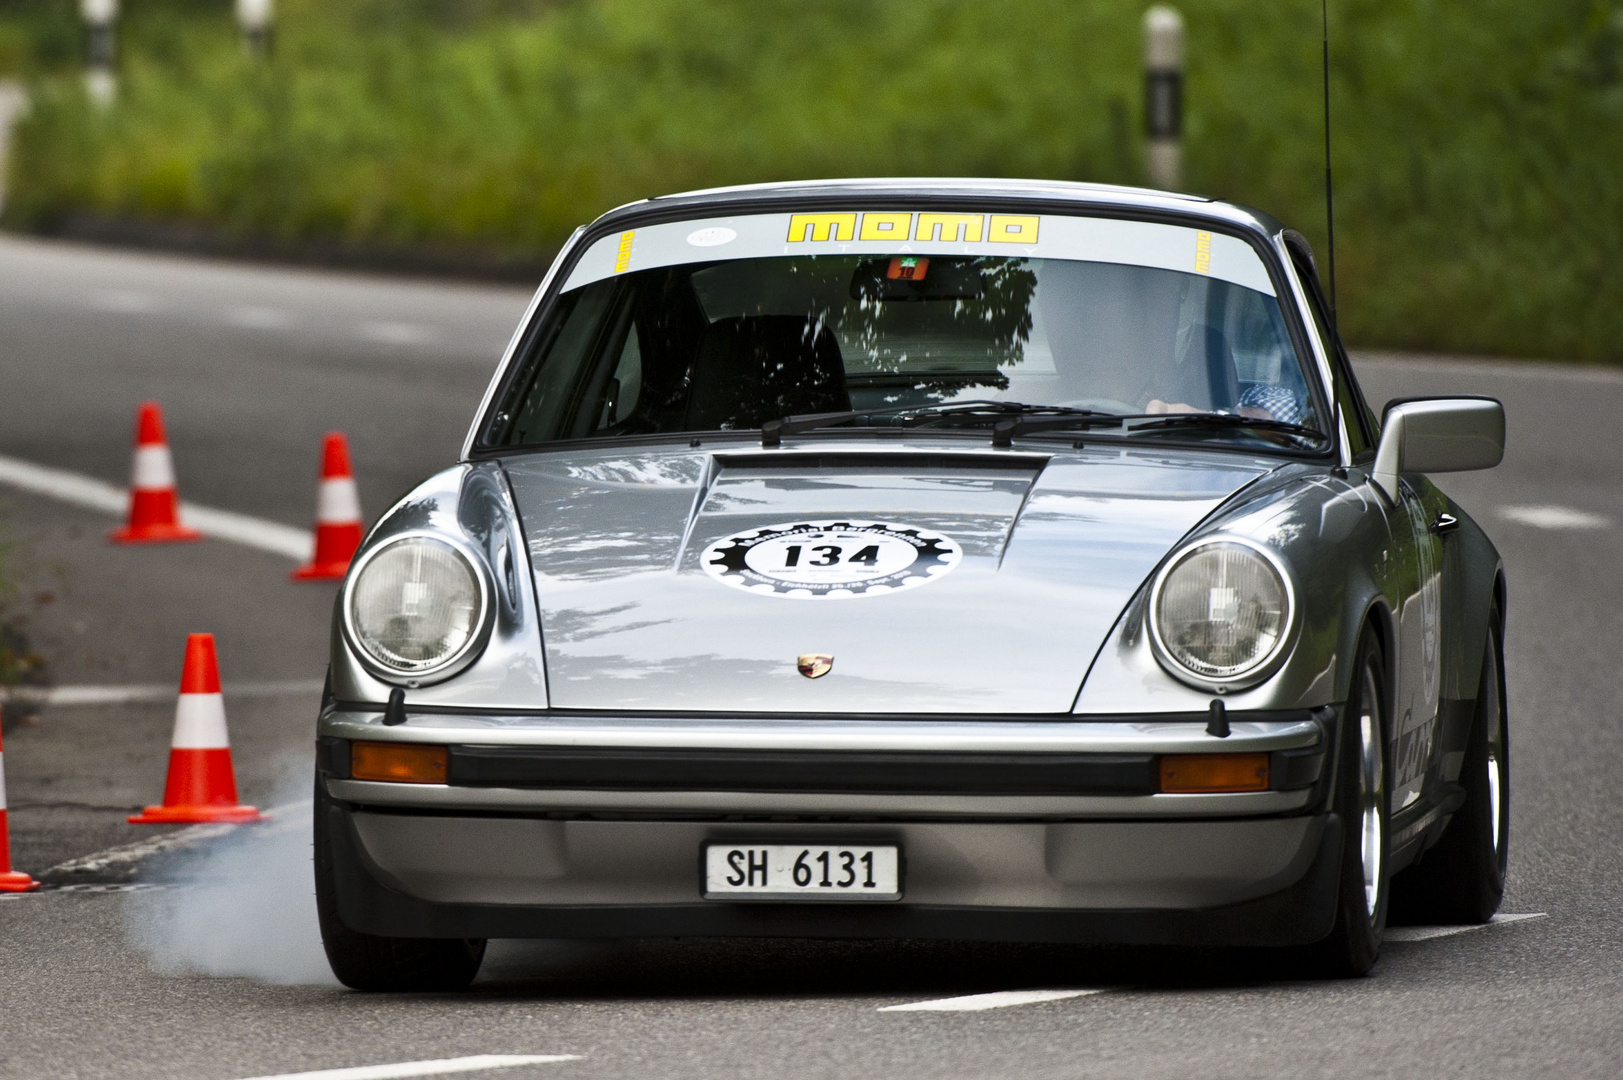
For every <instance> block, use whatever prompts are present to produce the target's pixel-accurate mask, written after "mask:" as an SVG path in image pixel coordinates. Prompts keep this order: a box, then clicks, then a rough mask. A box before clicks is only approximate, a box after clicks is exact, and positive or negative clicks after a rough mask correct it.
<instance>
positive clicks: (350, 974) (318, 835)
mask: <svg viewBox="0 0 1623 1080" xmlns="http://www.w3.org/2000/svg"><path fill="white" fill-rule="evenodd" d="M321 787H322V784H321V781H320V779H319V778H318V779H317V781H316V802H315V810H316V813H315V864H316V868H315V869H316V915H317V917H318V919H319V920H320V922H321V944H322V946H323V947H324V948H325V949H326V951H327V963H328V964H330V965H331V966H332V973H333V974H334V975H336V976H337V977H338V981H339V982H341V983H343V984H344V985H345V986H347V987H350V988H351V989H353V990H371V991H382V992H402V991H414V990H415V991H423V990H441V991H443V990H461V989H464V988H465V987H466V986H467V985H468V984H469V983H471V982H472V981H473V977H474V976H475V975H477V974H479V965H480V963H482V962H483V961H484V958H485V942H484V939H483V938H399V937H380V936H378V935H376V934H363V933H362V932H361V931H359V930H352V929H350V928H349V927H347V926H345V925H344V923H343V920H342V919H340V918H339V917H338V899H337V896H336V894H335V892H334V889H333V857H332V845H331V843H330V841H329V839H328V836H327V827H326V815H325V809H326V807H327V806H328V805H329V804H328V803H327V800H326V799H325V798H324V796H323V793H322V791H321Z"/></svg>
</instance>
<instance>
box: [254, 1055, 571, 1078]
mask: <svg viewBox="0 0 1623 1080" xmlns="http://www.w3.org/2000/svg"><path fill="white" fill-rule="evenodd" d="M578 1060H580V1055H579V1054H477V1055H475V1056H473V1057H459V1058H440V1059H439V1060H437V1061H402V1062H399V1063H398V1064H395V1065H359V1066H356V1067H355V1068H353V1069H320V1070H317V1071H316V1072H301V1073H277V1074H276V1075H275V1076H254V1077H250V1078H249V1080H395V1078H396V1077H401V1076H443V1075H445V1074H446V1073H462V1072H479V1071H481V1070H484V1069H511V1068H512V1067H513V1066H515V1065H550V1064H552V1063H553V1062H556V1061H578Z"/></svg>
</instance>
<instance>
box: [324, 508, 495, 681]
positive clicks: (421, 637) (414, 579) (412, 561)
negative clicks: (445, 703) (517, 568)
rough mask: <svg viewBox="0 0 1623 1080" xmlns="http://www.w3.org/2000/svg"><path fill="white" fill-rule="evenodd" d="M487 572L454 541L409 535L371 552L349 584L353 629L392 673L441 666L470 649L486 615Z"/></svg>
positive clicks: (360, 643) (370, 653) (408, 673)
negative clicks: (480, 571)
mask: <svg viewBox="0 0 1623 1080" xmlns="http://www.w3.org/2000/svg"><path fill="white" fill-rule="evenodd" d="M485 606H486V604H485V590H484V587H483V584H482V579H481V578H480V577H479V574H478V572H477V571H475V570H474V568H473V566H472V564H471V563H469V561H468V558H467V556H465V555H463V554H462V553H461V552H460V551H458V550H457V549H456V548H454V547H452V546H451V545H450V544H447V543H444V542H443V541H440V540H434V539H430V538H428V537H423V536H411V537H405V538H403V539H400V540H396V541H393V542H392V543H388V544H385V545H384V546H382V547H380V548H378V549H377V550H375V551H374V552H372V553H371V554H369V555H368V556H367V557H366V559H365V562H364V563H363V564H362V566H361V567H360V569H359V570H357V571H356V573H355V577H354V579H353V580H352V581H351V583H350V586H349V599H348V607H349V611H348V617H349V627H350V636H351V637H352V638H353V639H354V642H355V644H356V645H357V646H359V647H360V648H361V649H362V650H363V651H364V652H365V653H366V655H367V657H368V658H369V659H370V660H372V661H373V662H374V663H375V664H377V665H378V666H379V667H380V668H381V669H382V670H383V671H384V672H387V673H389V674H393V675H398V676H402V677H409V676H413V675H418V674H423V673H427V672H433V671H435V669H438V668H442V667H445V666H446V665H447V664H449V663H451V662H452V661H454V660H456V659H458V658H459V657H461V656H462V655H464V654H465V653H466V652H467V651H468V650H469V649H470V648H471V647H472V645H473V644H474V643H475V638H476V637H477V636H478V635H479V632H480V630H481V628H482V627H483V624H484V621H485Z"/></svg>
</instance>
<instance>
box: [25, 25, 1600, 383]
mask: <svg viewBox="0 0 1623 1080" xmlns="http://www.w3.org/2000/svg"><path fill="white" fill-rule="evenodd" d="M13 2H15V3H21V4H32V5H35V6H44V7H49V6H50V4H51V3H52V0H13ZM1144 6H1145V5H1144V0H1134V2H1132V3H1129V2H1126V0H1019V2H1016V3H1010V4H984V3H973V2H970V0H817V2H816V3H809V4H808V3H805V2H803V0H798V2H791V0H279V3H278V25H277V31H276V33H277V36H276V42H275V43H276V48H275V55H274V57H273V59H272V60H271V61H270V62H269V63H268V64H267V63H256V62H255V61H254V60H252V59H251V58H249V57H248V56H246V55H245V54H244V52H243V50H242V48H241V46H240V44H239V42H238V41H237V40H236V36H235V30H234V28H233V26H232V24H231V20H230V12H229V5H228V4H226V3H224V0H208V2H205V0H143V2H142V3H140V4H135V3H129V4H126V5H125V9H126V11H127V12H128V17H127V18H126V19H125V20H124V24H123V26H122V44H121V79H122V82H121V89H120V97H119V100H118V102H117V104H116V105H114V106H113V107H112V108H110V109H107V110H98V109H96V108H95V107H93V106H91V105H90V104H89V103H87V102H86V101H85V99H84V98H83V96H82V94H81V92H80V90H79V87H78V80H77V78H76V77H75V75H74V73H73V72H72V71H71V69H70V70H67V71H64V72H63V73H61V74H60V75H57V76H54V77H53V76H41V77H40V78H39V79H38V80H37V81H36V83H35V108H34V110H33V113H32V115H31V117H30V118H29V119H28V121H27V122H26V123H25V124H24V125H23V126H22V128H21V129H20V130H19V132H18V136H17V152H16V154H15V155H14V163H13V175H12V178H11V184H10V188H9V190H10V191H11V192H12V195H11V199H12V201H11V204H10V205H9V206H8V208H7V214H8V217H9V219H10V220H11V221H12V222H14V223H17V224H22V225H25V226H31V227H49V225H50V223H51V222H52V221H53V220H56V219H59V218H60V217H61V216H62V215H65V214H69V213H74V212H83V211H91V212H96V213H101V214H109V215H117V216H123V217H144V218H152V219H183V220H188V221H200V222H204V223H207V224H210V225H212V226H214V227H216V228H219V229H221V230H225V231H227V232H232V233H236V234H240V235H244V236H269V237H276V238H281V239H286V240H293V241H297V240H299V239H303V238H314V237H320V238H332V237H338V238H343V239H348V240H352V241H356V242H361V243H377V244H394V245H398V244H413V243H425V242H426V243H435V244H454V245H465V246H474V247H481V248H487V249H491V250H493V251H498V252H502V253H506V254H535V253H543V252H546V251H550V250H552V249H554V248H555V247H556V246H557V245H558V244H559V243H560V242H561V241H562V240H563V238H564V237H565V236H567V235H568V233H569V232H570V231H571V230H572V229H573V228H574V227H575V226H576V225H577V224H579V223H581V222H582V221H584V220H587V219H589V218H590V217H592V216H593V215H595V214H597V213H599V212H601V211H602V210H604V209H607V208H608V207H610V206H613V205H616V204H617V203H621V202H626V201H629V200H632V199H637V198H641V197H643V196H647V195H653V194H657V193H661V192H668V191H676V190H681V189H684V188H692V187H702V186H711V185H716V184H727V183H742V182H750V181H759V180H775V179H789V178H804V177H819V176H839V175H886V174H889V175H988V176H1034V177H1051V178H1060V179H1078V180H1101V181H1111V182H1140V181H1141V180H1142V176H1141V172H1140V168H1139V164H1138V162H1139V160H1140V139H1139V130H1140V127H1141V123H1142V120H1141V101H1140V99H1141V94H1142V91H1141V85H1140V79H1141V75H1140V72H1139V56H1140V49H1141V39H1140V29H1139V19H1140V17H1141V16H1142V13H1143V8H1144ZM1180 7H1181V8H1182V10H1183V12H1184V14H1185V16H1186V18H1187V19H1188V23H1189V35H1188V36H1189V76H1188V87H1187V95H1186V117H1187V141H1186V152H1185V160H1186V172H1187V178H1186V179H1187V184H1188V186H1189V187H1190V188H1191V189H1192V190H1198V191H1204V192H1207V193H1210V194H1213V195H1219V196H1223V197H1227V198H1235V199H1239V200H1241V201H1243V202H1247V203H1250V204H1252V205H1256V206H1260V207H1262V208H1264V209H1267V210H1269V211H1270V212H1272V213H1274V214H1276V215H1277V216H1279V217H1281V218H1282V219H1284V220H1286V221H1287V222H1289V223H1291V224H1293V225H1295V226H1297V227H1298V228H1301V229H1303V231H1305V232H1307V233H1308V234H1309V235H1310V236H1313V237H1315V240H1316V241H1317V242H1320V246H1321V248H1322V236H1323V195H1322V184H1323V169H1322V161H1321V154H1322V142H1321V139H1322V129H1321V126H1320V125H1321V114H1320V104H1319V96H1318V91H1319V57H1320V52H1319V23H1318V17H1319V9H1318V4H1317V3H1314V2H1312V0H1289V2H1288V3H1274V4H1258V3H1256V2H1255V0H1185V2H1183V3H1181V4H1180ZM1331 20H1332V27H1331V32H1332V46H1333V53H1334V60H1333V71H1332V86H1333V97H1334V102H1335V111H1336V123H1337V131H1336V136H1335V137H1336V161H1337V176H1336V180H1337V209H1338V212H1339V213H1338V219H1337V220H1338V226H1339V228H1338V230H1337V232H1338V241H1339V243H1340V250H1339V251H1338V257H1339V261H1338V271H1339V278H1340V281H1339V288H1340V293H1341V301H1342V325H1343V327H1344V329H1345V330H1346V332H1347V334H1348V336H1349V337H1350V338H1351V339H1353V340H1354V341H1357V342H1359V343H1362V344H1369V345H1374V344H1382V345H1393V346H1409V347H1425V348H1438V349H1454V350H1480V351H1485V352H1496V353H1510V354H1527V355H1545V356H1568V357H1575V358H1585V359H1597V360H1614V361H1615V360H1623V302H1620V301H1623V295H1619V294H1620V291H1623V284H1620V279H1619V277H1618V276H1617V275H1615V274H1607V273H1605V268H1606V267H1608V266H1612V265H1616V264H1618V262H1619V256H1620V255H1623V252H1620V250H1619V249H1620V248H1623V229H1620V228H1619V226H1618V225H1617V222H1618V221H1620V220H1623V176H1620V175H1619V173H1620V170H1619V169H1618V163H1619V162H1623V126H1620V124H1619V120H1620V119H1623V7H1620V6H1619V3H1618V2H1617V0H1544V2H1543V3H1540V4H1528V3H1526V2H1525V0H1475V2H1473V3H1471V4H1460V3H1457V2H1453V0H1337V2H1336V3H1334V4H1332V12H1331ZM6 25H7V24H6V21H5V18H4V17H3V16H0V41H4V40H5V38H4V27H5V26H6ZM48 66H49V65H46V64H45V63H44V61H39V62H38V64H37V65H36V67H37V70H45V69H46V68H47V67H48Z"/></svg>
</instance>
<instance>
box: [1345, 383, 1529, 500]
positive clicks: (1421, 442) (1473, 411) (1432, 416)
mask: <svg viewBox="0 0 1623 1080" xmlns="http://www.w3.org/2000/svg"><path fill="white" fill-rule="evenodd" d="M1504 456H1505V407H1504V406H1503V405H1501V404H1500V403H1499V402H1498V401H1496V400H1495V399H1493V398H1488V397H1458V398H1400V399H1397V400H1394V401H1389V402H1387V403H1386V413H1385V417H1384V418H1383V420H1382V424H1381V445H1380V447H1379V448H1378V449H1377V450H1376V451H1375V468H1374V471H1373V474H1372V476H1371V479H1373V480H1374V481H1375V483H1377V484H1379V485H1380V487H1381V489H1382V490H1383V491H1385V492H1386V494H1387V495H1388V496H1389V497H1391V498H1392V499H1394V500H1396V499H1397V497H1398V474H1399V473H1406V472H1469V471H1470V470H1472V469H1491V468H1493V467H1494V466H1495V465H1497V464H1499V462H1500V461H1502V460H1503V459H1504Z"/></svg>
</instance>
